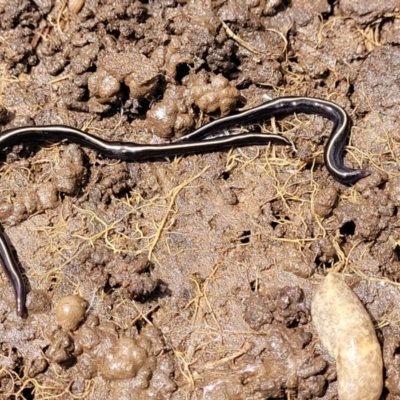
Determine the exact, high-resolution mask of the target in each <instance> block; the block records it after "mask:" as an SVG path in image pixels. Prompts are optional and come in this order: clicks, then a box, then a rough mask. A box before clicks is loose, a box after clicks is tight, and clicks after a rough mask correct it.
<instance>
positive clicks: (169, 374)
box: [0, 0, 400, 400]
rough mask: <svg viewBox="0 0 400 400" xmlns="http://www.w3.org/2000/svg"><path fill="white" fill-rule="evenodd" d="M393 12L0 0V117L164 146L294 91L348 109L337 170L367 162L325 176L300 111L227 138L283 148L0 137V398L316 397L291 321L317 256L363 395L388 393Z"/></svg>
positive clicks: (393, 207) (357, 4) (331, 394)
mask: <svg viewBox="0 0 400 400" xmlns="http://www.w3.org/2000/svg"><path fill="white" fill-rule="evenodd" d="M399 16H400V2H399V1H397V2H396V1H395V0H384V1H380V2H372V1H369V0H358V1H353V0H338V1H335V2H333V1H328V0H317V1H307V0H292V1H284V0H259V1H250V0H226V1H225V0H220V1H210V0H204V1H184V0H180V1H179V0H177V1H176V0H160V1H134V0H117V1H115V0H70V1H61V0H33V1H28V0H20V1H16V0H12V1H9V0H0V124H1V130H5V129H9V128H14V127H24V126H29V125H54V124H64V125H69V126H72V127H77V128H79V129H82V130H84V131H87V132H89V133H91V134H93V135H96V136H98V137H101V138H103V139H105V140H110V141H127V142H137V143H153V144H154V143H167V142H168V141H170V140H173V139H174V138H177V137H179V136H182V135H185V134H188V133H190V132H191V131H193V130H194V129H195V128H196V127H199V126H201V125H203V124H205V123H207V122H209V121H212V120H215V119H216V118H220V117H224V116H227V115H232V114H234V113H237V112H239V111H241V110H246V109H249V108H251V107H254V106H256V105H259V104H261V103H263V102H265V101H266V100H268V99H270V98H276V97H280V96H287V95H300V96H311V97H319V98H322V99H327V100H331V101H334V102H336V103H337V104H339V105H341V106H342V107H343V108H344V109H345V110H346V111H347V113H348V114H349V116H350V117H351V120H352V122H353V127H352V130H351V136H350V140H349V142H348V146H347V148H346V155H345V163H346V165H347V166H350V167H353V168H367V169H368V171H369V172H370V175H369V176H368V177H367V178H365V179H362V180H360V181H359V182H358V183H357V184H355V185H352V186H345V185H342V184H340V183H338V182H337V181H335V180H334V179H333V177H332V176H331V175H330V174H329V173H328V171H327V170H326V168H325V166H324V162H323V149H324V145H325V143H326V141H327V138H328V137H329V134H330V132H331V129H332V123H331V122H329V121H328V120H326V119H325V118H323V117H321V116H318V115H307V116H306V115H303V114H297V115H292V116H289V117H287V118H284V119H279V120H268V121H259V122H258V123H257V124H255V125H253V126H243V127H238V128H236V129H235V130H234V131H231V132H230V134H232V133H235V131H236V132H237V131H238V129H240V131H244V130H253V131H255V132H261V131H262V132H266V133H276V134H282V135H284V136H285V137H286V138H288V139H289V140H291V141H292V142H293V144H294V145H293V147H291V146H274V145H270V146H252V147H243V148H235V149H232V150H229V151H220V152H218V151H216V152H214V153H208V154H194V155H188V156H182V157H178V158H173V157H172V158H168V159H156V160H149V161H144V162H134V161H133V162H122V161H119V160H117V159H108V158H106V157H104V156H102V155H101V154H99V153H96V152H95V151H93V150H89V149H87V148H84V147H81V146H79V145H77V144H75V143H70V142H66V141H65V140H63V136H62V134H60V140H59V141H58V142H45V141H36V140H35V135H34V134H33V135H32V141H30V142H29V143H25V144H22V143H21V144H18V145H15V146H13V147H10V148H7V149H2V150H4V151H3V153H2V160H1V164H0V222H1V225H2V226H3V228H4V231H5V233H6V235H7V237H8V238H9V240H10V242H11V243H12V246H13V249H14V250H15V255H16V258H17V260H18V263H19V266H20V268H21V271H22V272H23V274H24V279H25V284H26V286H27V290H28V296H27V309H28V313H27V316H26V317H25V318H20V317H18V316H17V315H16V311H15V299H14V294H13V291H12V287H11V286H10V283H9V281H8V280H7V277H6V276H5V274H4V273H3V272H1V273H0V362H1V368H0V398H1V399H12V400H14V399H35V400H38V399H59V400H64V399H123V400H125V399H126V400H129V399H139V400H140V399H154V400H164V399H165V400H167V399H171V400H181V399H182V400H183V399H185V400H187V399H193V400H194V399H204V400H228V399H229V400H242V399H243V400H253V399H255V400H257V399H291V400H295V399H299V400H306V399H325V400H328V399H337V398H338V397H337V379H336V365H335V362H334V360H333V359H332V358H330V357H329V356H328V354H327V353H326V350H325V349H324V348H323V347H322V346H321V345H320V341H319V338H318V335H317V334H316V332H315V329H314V327H313V325H312V321H311V316H310V304H311V299H312V297H313V294H314V293H315V291H316V288H317V287H318V285H319V284H320V283H321V282H322V280H323V279H324V276H325V275H326V273H327V272H329V271H332V270H334V271H337V272H341V273H342V274H343V275H344V276H345V277H346V280H347V283H348V284H349V285H350V286H351V288H352V289H353V291H354V292H355V293H356V295H357V296H358V298H359V299H360V300H361V301H362V303H363V305H364V306H365V307H366V309H367V311H368V313H369V314H370V316H371V319H372V321H373V324H374V326H375V328H376V332H377V336H378V340H379V343H380V345H381V348H382V354H383V361H384V382H385V383H384V385H385V387H384V389H383V394H382V398H383V399H400V357H399V353H400V323H399V321H400V305H399V304H400V293H399V283H398V282H399V279H400V261H399V255H400V230H399V229H400V222H399V217H398V208H399V207H400V163H399V161H398V160H399V159H400V121H399V115H400V95H399V93H400V77H399V71H400V47H399V44H400V19H399ZM216 150H218V149H216ZM350 318H351V316H350ZM366 384H368V382H367V383H366Z"/></svg>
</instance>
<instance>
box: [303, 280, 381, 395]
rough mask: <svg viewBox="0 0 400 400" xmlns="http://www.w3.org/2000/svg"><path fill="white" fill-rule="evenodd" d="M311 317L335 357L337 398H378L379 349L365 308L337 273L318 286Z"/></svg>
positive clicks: (379, 388)
mask: <svg viewBox="0 0 400 400" xmlns="http://www.w3.org/2000/svg"><path fill="white" fill-rule="evenodd" d="M311 316H312V321H313V324H314V326H315V328H316V330H317V333H318V336H319V339H320V340H321V343H322V345H323V346H324V347H325V348H326V349H327V350H328V353H329V354H330V355H331V356H332V357H333V358H334V359H335V360H336V368H337V382H338V394H339V400H379V398H380V396H381V393H382V389H383V361H382V352H381V348H380V346H379V342H378V339H377V337H376V334H375V329H374V326H373V324H372V321H371V319H370V316H369V314H368V312H367V310H366V309H365V308H364V306H363V305H362V303H361V301H360V300H359V299H358V297H357V296H356V295H355V293H354V292H353V291H352V290H351V289H350V287H349V286H348V285H347V284H346V282H345V281H344V280H343V278H342V276H341V275H340V274H338V273H330V274H328V275H327V277H326V278H325V280H324V282H323V283H322V284H321V285H320V286H319V288H318V289H317V291H316V293H315V296H314V298H313V300H312V303H311Z"/></svg>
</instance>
